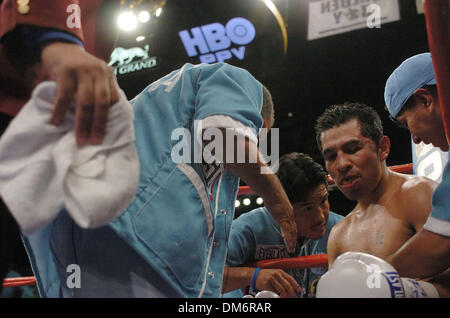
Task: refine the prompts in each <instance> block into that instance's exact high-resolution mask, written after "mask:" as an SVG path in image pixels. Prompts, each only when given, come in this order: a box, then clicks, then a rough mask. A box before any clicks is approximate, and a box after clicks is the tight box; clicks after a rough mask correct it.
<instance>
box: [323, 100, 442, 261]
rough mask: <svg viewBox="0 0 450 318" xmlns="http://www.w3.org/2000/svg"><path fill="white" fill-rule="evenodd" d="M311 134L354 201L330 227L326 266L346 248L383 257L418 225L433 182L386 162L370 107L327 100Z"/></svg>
mask: <svg viewBox="0 0 450 318" xmlns="http://www.w3.org/2000/svg"><path fill="white" fill-rule="evenodd" d="M316 138H317V143H318V146H319V149H320V151H321V153H322V155H323V158H324V160H325V165H326V168H327V170H328V172H329V173H330V175H331V177H332V178H333V180H334V181H335V183H336V185H337V187H338V188H339V189H340V191H341V192H342V193H343V194H344V195H345V196H346V197H347V198H349V199H350V200H356V201H358V203H357V205H356V206H355V208H354V209H353V210H352V211H351V212H350V213H349V214H348V215H347V216H346V217H345V218H344V219H343V220H342V221H341V222H339V223H338V224H337V225H336V226H335V227H334V228H333V230H332V231H331V233H330V237H329V240H328V247H327V249H328V257H329V267H331V265H332V264H333V262H334V261H335V259H336V258H337V257H338V256H339V255H341V254H344V253H346V252H349V251H355V252H363V253H367V254H371V255H374V256H377V257H379V258H381V259H385V258H387V257H388V256H389V255H391V254H393V253H394V252H396V251H397V250H398V249H399V248H400V247H401V246H402V245H403V244H404V243H405V242H406V241H408V239H409V238H411V237H412V236H413V235H414V234H415V233H417V232H418V231H420V230H421V229H422V227H423V225H424V223H425V222H426V220H427V218H428V216H429V214H430V211H431V196H432V194H433V191H434V189H435V188H436V187H437V183H436V182H434V181H432V180H430V179H427V178H424V177H419V176H412V175H405V174H400V173H396V172H393V171H391V170H390V169H389V168H388V167H387V165H386V158H387V157H388V155H389V149H390V141H389V138H388V137H387V136H384V135H383V128H382V124H381V120H380V118H379V116H378V114H377V113H376V112H375V111H374V110H373V109H371V108H370V107H368V106H366V105H363V104H357V103H353V104H344V105H335V106H331V107H330V108H328V109H327V110H326V111H325V112H324V113H323V114H322V115H321V116H320V117H319V119H318V121H317V124H316Z"/></svg>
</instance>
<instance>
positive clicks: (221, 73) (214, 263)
mask: <svg viewBox="0 0 450 318" xmlns="http://www.w3.org/2000/svg"><path fill="white" fill-rule="evenodd" d="M266 91H267V89H266V88H265V87H263V86H262V85H261V83H259V82H258V81H257V80H255V79H254V78H253V76H252V75H250V74H249V73H248V72H247V71H245V70H243V69H240V68H237V67H233V66H230V65H227V64H224V63H219V64H212V65H209V64H200V65H191V64H185V65H184V66H183V67H182V68H181V69H179V70H176V71H173V72H172V73H170V74H168V75H167V76H165V77H163V78H161V79H160V80H158V81H156V82H154V83H152V84H150V85H149V86H148V87H147V88H145V89H144V91H143V92H142V93H140V94H139V95H138V96H136V97H135V98H134V99H133V100H132V101H131V104H132V105H133V108H134V115H135V121H134V127H135V134H136V146H137V150H138V154H139V159H140V167H141V170H140V180H139V187H138V190H137V193H136V195H135V198H134V200H133V202H132V203H131V204H130V205H129V206H128V208H127V209H126V210H125V211H124V212H123V213H122V214H121V215H120V216H119V217H118V218H116V219H114V220H113V221H112V222H110V223H109V224H108V225H107V226H104V227H101V228H97V229H82V228H80V227H79V226H77V225H76V224H75V223H74V222H73V220H72V219H71V218H70V217H69V215H68V213H67V212H66V211H64V210H63V211H62V212H61V213H60V214H59V216H58V217H57V219H56V220H55V221H54V222H53V223H52V224H50V225H49V226H47V227H46V228H45V229H43V230H41V231H39V232H37V233H34V234H32V235H30V236H28V237H26V238H25V239H24V241H25V245H26V247H27V250H28V253H29V256H30V260H31V263H32V267H33V270H34V272H35V275H36V277H37V281H38V287H39V291H40V293H41V296H44V297H219V296H220V295H221V284H222V274H223V267H224V263H225V258H226V254H227V241H228V235H229V231H230V228H231V221H232V220H233V215H234V202H235V199H236V195H237V191H238V186H239V180H240V179H239V177H242V178H243V179H244V181H245V182H246V183H247V184H248V185H249V186H251V187H252V188H253V189H254V190H255V191H257V192H259V193H260V195H262V196H263V198H266V199H267V200H268V201H270V202H274V203H275V204H274V205H273V206H272V207H271V208H269V210H271V213H273V215H274V217H275V218H276V219H277V221H281V223H280V224H281V225H283V226H284V227H283V231H284V233H288V234H289V233H290V234H291V238H289V237H287V239H286V242H287V243H288V242H289V243H290V244H291V245H290V246H291V247H292V246H293V241H294V240H293V239H292V236H293V235H292V233H295V221H294V219H293V217H292V214H289V213H292V206H291V205H290V202H289V200H288V199H287V196H286V195H285V193H284V191H283V190H282V188H281V184H280V183H279V181H278V179H277V178H276V176H275V175H274V174H261V173H259V171H260V168H261V167H262V166H266V165H265V164H264V163H263V162H262V160H261V158H260V154H259V152H258V149H257V146H256V144H257V140H258V137H257V134H258V131H259V129H260V128H261V127H266V128H270V127H271V126H272V124H273V116H274V114H273V104H272V102H271V97H270V93H268V91H267V92H266ZM208 128H219V129H220V128H227V129H228V128H246V129H247V131H248V129H250V130H251V131H252V132H253V133H252V134H247V135H246V136H245V137H246V138H245V139H243V140H244V141H243V143H244V145H245V147H246V149H247V150H249V151H250V152H251V151H253V152H254V153H255V154H256V157H257V158H258V161H257V163H255V164H251V163H243V164H241V166H239V167H235V165H233V164H228V162H226V165H225V164H224V163H223V162H220V161H213V162H211V163H207V162H205V158H202V157H201V156H200V160H198V156H196V155H198V153H197V152H196V149H198V148H196V147H200V148H201V146H202V143H203V139H202V134H203V131H204V130H206V129H208ZM179 131H182V132H183V134H181V135H180V134H177V133H174V132H179ZM199 144H200V145H199ZM189 150H191V151H189ZM200 154H201V152H200ZM117 169H126V167H117ZM117 182H120V180H117ZM92 195H95V193H93V194H92ZM292 229H294V230H292ZM71 264H76V265H77V266H78V267H70V266H71ZM68 268H71V269H72V268H74V270H75V271H68V270H67V269H68ZM76 269H78V270H79V273H76ZM76 274H78V276H76ZM77 277H78V279H79V281H80V282H79V284H78V285H77V284H73V280H76V279H77ZM71 282H72V283H71ZM74 286H75V287H74Z"/></svg>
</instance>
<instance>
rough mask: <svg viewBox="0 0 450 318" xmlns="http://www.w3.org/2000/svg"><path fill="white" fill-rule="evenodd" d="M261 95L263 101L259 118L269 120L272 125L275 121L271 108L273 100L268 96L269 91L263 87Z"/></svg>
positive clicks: (273, 111)
mask: <svg viewBox="0 0 450 318" xmlns="http://www.w3.org/2000/svg"><path fill="white" fill-rule="evenodd" d="M262 93H263V101H262V108H261V116H262V117H263V118H270V122H271V123H272V124H273V122H274V121H275V110H274V108H273V100H272V95H271V94H270V91H269V90H268V89H267V87H265V86H264V85H263V86H262Z"/></svg>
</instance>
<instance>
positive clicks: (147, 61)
mask: <svg viewBox="0 0 450 318" xmlns="http://www.w3.org/2000/svg"><path fill="white" fill-rule="evenodd" d="M148 54H149V45H148V44H147V45H145V46H144V48H143V49H142V48H140V47H132V48H129V49H125V48H122V47H117V48H115V49H114V51H113V52H112V54H111V60H110V61H109V64H108V65H109V66H112V67H114V73H115V74H116V76H117V75H125V74H128V73H134V72H137V71H141V70H145V69H149V68H152V67H155V66H156V56H149V55H148Z"/></svg>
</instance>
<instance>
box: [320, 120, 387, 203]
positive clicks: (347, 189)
mask: <svg viewBox="0 0 450 318" xmlns="http://www.w3.org/2000/svg"><path fill="white" fill-rule="evenodd" d="M386 138H387V137H386ZM320 140H321V143H322V155H323V158H324V159H325V165H326V168H327V170H328V172H329V173H330V175H331V177H332V178H333V180H334V182H335V183H336V185H337V187H338V188H339V189H340V190H341V192H342V193H343V194H344V195H345V196H346V197H347V198H349V199H350V200H360V199H361V198H363V197H364V196H366V195H367V194H369V193H371V192H372V191H373V190H374V189H375V187H376V185H377V184H378V182H379V180H380V178H381V175H382V171H383V162H384V161H383V160H384V159H385V157H380V152H379V149H378V148H377V146H376V144H375V143H374V142H373V141H372V140H371V139H370V138H367V137H364V136H363V135H362V134H361V125H360V123H359V121H358V120H357V119H356V118H355V119H351V120H350V121H348V122H346V123H344V124H342V125H340V126H336V127H333V128H331V129H329V130H326V131H324V132H322V134H321V137H320ZM386 156H387V154H386Z"/></svg>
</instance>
